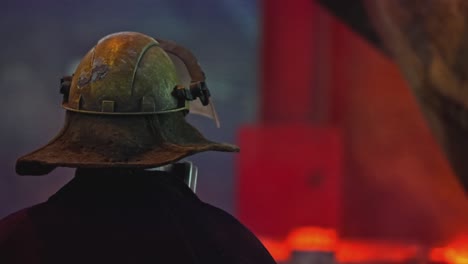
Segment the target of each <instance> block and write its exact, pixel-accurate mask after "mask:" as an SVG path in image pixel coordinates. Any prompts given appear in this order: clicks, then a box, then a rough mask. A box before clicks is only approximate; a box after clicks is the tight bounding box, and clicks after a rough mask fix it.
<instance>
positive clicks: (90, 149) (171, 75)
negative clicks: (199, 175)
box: [16, 32, 238, 175]
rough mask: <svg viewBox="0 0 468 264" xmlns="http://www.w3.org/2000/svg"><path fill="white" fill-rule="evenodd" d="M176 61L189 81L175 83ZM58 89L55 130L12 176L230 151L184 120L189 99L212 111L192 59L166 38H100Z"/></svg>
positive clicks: (137, 164) (159, 162)
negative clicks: (62, 114)
mask: <svg viewBox="0 0 468 264" xmlns="http://www.w3.org/2000/svg"><path fill="white" fill-rule="evenodd" d="M181 62H182V63H181ZM180 64H182V65H183V66H184V68H185V71H186V72H187V73H188V75H189V76H190V78H191V81H190V83H189V84H186V85H182V82H181V77H183V76H181V72H183V70H182V71H181V70H180V67H178V68H176V65H179V66H180ZM60 91H61V93H62V94H63V95H64V97H63V103H62V106H63V107H64V108H65V109H66V110H67V111H66V119H65V125H64V127H63V129H62V130H61V132H60V133H59V134H58V135H57V136H56V137H55V138H54V139H53V140H52V141H51V142H50V143H49V144H47V145H46V146H44V147H42V148H40V149H38V150H36V151H34V152H32V153H30V154H28V155H25V156H23V157H21V158H19V159H18V161H17V164H16V171H17V173H18V174H21V175H43V174H47V173H49V172H50V171H52V170H53V169H54V168H56V167H58V166H63V167H88V168H103V167H104V168H105V167H138V168H150V167H157V166H162V165H165V164H168V163H172V162H175V161H177V160H179V159H182V158H184V157H186V156H189V155H192V154H195V153H198V152H202V151H208V150H215V151H238V148H237V147H236V146H234V145H230V144H223V143H216V142H212V141H209V140H207V139H205V138H204V137H203V136H202V135H201V133H200V132H199V131H198V130H196V129H195V128H194V127H193V126H191V125H190V124H189V123H187V122H186V121H185V115H186V114H187V113H188V112H189V111H190V107H189V104H188V102H189V101H194V100H200V102H201V103H202V105H204V106H205V108H207V110H209V111H207V112H209V113H212V114H213V116H214V117H215V112H214V111H212V110H213V109H212V108H211V107H212V105H211V104H210V93H209V90H208V88H207V86H206V83H205V75H204V73H203V71H202V70H201V68H200V66H199V64H198V62H197V60H196V59H195V57H194V56H193V55H192V53H190V52H189V51H188V50H187V49H185V48H183V47H181V46H179V45H177V44H175V43H173V42H169V41H164V40H156V39H153V38H151V37H148V36H146V35H143V34H140V33H134V32H122V33H116V34H112V35H109V36H106V37H104V38H103V39H101V40H100V41H99V42H98V43H97V45H96V46H95V47H93V48H92V49H91V50H90V51H89V52H88V53H87V54H86V55H85V57H84V58H83V59H82V61H81V62H80V64H79V65H78V67H77V69H76V71H75V73H74V75H73V76H70V77H64V78H63V79H62V80H61V88H60Z"/></svg>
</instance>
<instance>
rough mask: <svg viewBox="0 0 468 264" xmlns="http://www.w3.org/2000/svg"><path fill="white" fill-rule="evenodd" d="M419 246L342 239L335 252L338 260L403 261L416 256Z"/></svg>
mask: <svg viewBox="0 0 468 264" xmlns="http://www.w3.org/2000/svg"><path fill="white" fill-rule="evenodd" d="M418 252H419V248H418V247H417V246H411V245H400V244H394V243H382V242H376V241H343V242H341V243H340V245H339V247H338V250H337V252H336V258H337V259H338V261H339V262H369V261H385V262H403V261H406V260H409V259H412V258H414V257H415V256H417V254H418Z"/></svg>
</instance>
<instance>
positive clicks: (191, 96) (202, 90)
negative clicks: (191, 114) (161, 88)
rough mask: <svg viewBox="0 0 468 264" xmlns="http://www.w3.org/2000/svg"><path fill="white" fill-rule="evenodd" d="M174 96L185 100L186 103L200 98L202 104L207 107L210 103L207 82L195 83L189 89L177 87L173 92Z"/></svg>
mask: <svg viewBox="0 0 468 264" xmlns="http://www.w3.org/2000/svg"><path fill="white" fill-rule="evenodd" d="M172 95H173V96H175V97H177V98H179V99H184V100H186V101H193V100H195V99H197V98H200V101H201V103H202V104H203V105H204V106H206V105H208V104H209V103H210V96H211V94H210V90H208V87H207V86H206V83H205V82H193V83H191V84H190V87H189V88H185V87H183V86H180V85H177V86H176V87H175V88H174V91H173V92H172Z"/></svg>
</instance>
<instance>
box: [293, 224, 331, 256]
mask: <svg viewBox="0 0 468 264" xmlns="http://www.w3.org/2000/svg"><path fill="white" fill-rule="evenodd" d="M286 243H287V244H288V246H289V248H290V249H292V250H300V251H328V252H329V251H335V249H336V243H337V235H336V231H335V230H333V229H324V228H319V227H300V228H297V229H294V230H293V231H292V232H291V233H289V236H288V238H287V241H286Z"/></svg>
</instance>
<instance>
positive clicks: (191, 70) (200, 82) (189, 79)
mask: <svg viewBox="0 0 468 264" xmlns="http://www.w3.org/2000/svg"><path fill="white" fill-rule="evenodd" d="M157 41H158V42H159V44H160V46H161V48H163V49H164V51H165V52H166V53H167V54H168V55H169V57H170V59H171V60H172V62H173V64H174V66H175V68H176V72H177V76H178V78H179V86H180V92H181V93H183V94H184V96H185V97H186V98H187V101H188V109H189V113H192V114H197V115H201V116H204V117H208V118H210V119H212V120H213V121H214V122H215V124H216V127H218V128H219V127H220V122H219V119H218V115H217V113H216V109H215V106H214V103H213V97H212V96H211V94H210V92H209V90H208V87H207V86H206V83H205V74H204V72H203V70H202V69H201V67H200V65H199V64H198V61H197V60H196V58H195V56H194V55H193V54H192V53H191V52H190V51H189V50H187V49H185V48H184V47H181V46H179V45H177V44H175V43H173V42H170V41H167V40H161V39H157ZM177 90H179V89H177ZM190 91H192V92H190Z"/></svg>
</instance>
